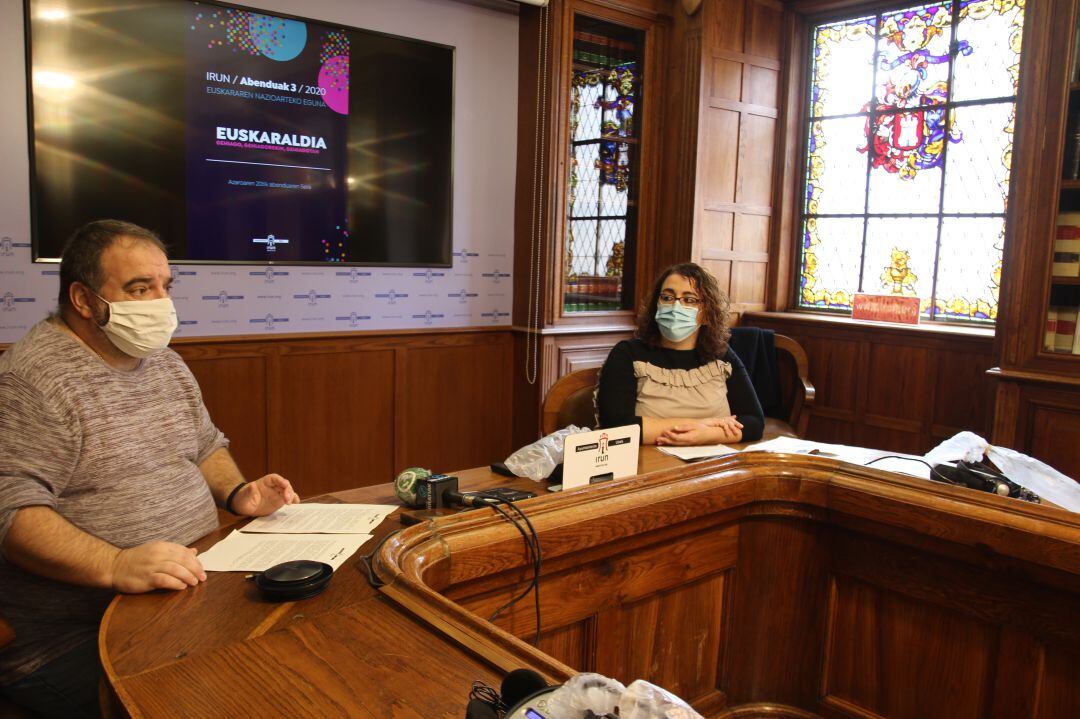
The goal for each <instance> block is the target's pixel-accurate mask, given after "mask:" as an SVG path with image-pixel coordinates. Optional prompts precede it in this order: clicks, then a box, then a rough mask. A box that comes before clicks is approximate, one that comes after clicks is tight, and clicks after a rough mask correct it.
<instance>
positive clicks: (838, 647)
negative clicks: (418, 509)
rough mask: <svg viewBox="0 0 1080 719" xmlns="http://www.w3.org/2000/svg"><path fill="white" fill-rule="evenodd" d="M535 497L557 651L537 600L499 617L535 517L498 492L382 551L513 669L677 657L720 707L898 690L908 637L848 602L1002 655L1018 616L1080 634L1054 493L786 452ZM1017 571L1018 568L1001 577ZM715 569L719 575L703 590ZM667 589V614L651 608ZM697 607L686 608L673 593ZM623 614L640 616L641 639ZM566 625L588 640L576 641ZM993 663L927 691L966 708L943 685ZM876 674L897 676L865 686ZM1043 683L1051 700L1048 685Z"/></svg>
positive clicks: (478, 644) (520, 575)
mask: <svg viewBox="0 0 1080 719" xmlns="http://www.w3.org/2000/svg"><path fill="white" fill-rule="evenodd" d="M524 508H525V509H526V511H527V512H528V515H529V517H530V519H531V520H532V522H533V524H534V526H535V527H536V529H537V532H538V533H539V537H540V540H541V545H542V547H543V554H544V573H543V579H542V584H541V586H542V593H541V599H542V609H543V615H544V617H548V619H547V620H544V625H543V626H544V636H545V637H546V638H547V639H542V640H541V646H540V648H539V649H538V648H537V647H534V646H532V645H531V644H529V643H528V642H527V641H526V640H527V639H531V637H532V635H533V632H534V631H535V622H534V620H532V619H531V615H532V611H533V609H532V606H531V605H530V604H529V602H530V601H531V599H529V600H523V601H522V602H520V603H519V604H518V605H517V606H516V607H515V608H514V610H513V611H512V612H509V613H508V614H507V615H505V616H503V617H500V619H499V620H498V621H497V622H495V623H494V624H493V623H490V622H488V621H486V620H485V619H484V618H483V617H484V616H486V615H487V614H488V613H489V611H490V609H491V608H492V607H493V606H498V605H499V604H500V603H501V602H502V600H504V599H505V598H507V597H509V596H511V595H513V594H514V593H516V592H517V591H518V590H519V589H520V588H521V587H522V586H524V584H525V583H527V582H528V581H529V580H530V579H531V573H530V570H529V567H528V566H527V557H526V554H525V551H524V547H523V543H522V540H521V536H520V534H519V533H518V532H517V531H516V530H515V529H514V528H513V527H511V526H510V525H509V524H507V523H506V522H505V521H504V520H503V519H502V518H501V517H499V516H497V515H495V514H494V513H492V512H487V511H482V512H469V513H465V514H462V515H458V516H454V517H447V518H441V519H438V520H435V521H432V522H428V523H425V524H422V525H417V526H415V527H412V528H410V529H408V530H405V531H403V532H401V533H400V534H398V535H397V536H396V537H394V538H393V540H391V541H389V542H387V543H386V544H385V545H384V546H383V547H382V549H381V551H380V552H379V554H378V557H377V560H378V561H377V571H378V573H379V575H380V577H381V578H382V579H383V580H384V581H385V582H386V586H385V587H383V590H382V591H383V592H384V593H385V594H386V595H387V596H388V597H390V598H392V599H393V600H394V601H396V602H398V603H400V604H401V605H402V606H404V607H406V608H407V609H408V610H409V611H411V612H413V613H415V614H416V615H417V616H419V617H421V618H422V619H423V620H425V621H426V622H428V623H429V624H430V625H431V626H433V627H436V628H437V629H439V630H440V631H442V632H445V633H446V634H448V635H450V636H452V637H453V638H454V639H455V640H457V641H460V642H462V643H463V644H465V645H467V646H469V647H470V648H471V649H472V650H473V651H474V652H477V653H478V654H480V655H481V656H482V657H483V658H484V659H486V660H487V661H489V662H491V663H493V664H494V665H496V666H498V667H500V668H502V669H503V670H504V671H508V670H511V669H513V668H516V667H520V666H532V667H534V668H536V669H537V670H538V671H541V672H542V673H544V674H545V675H546V676H547V677H548V678H549V680H551V681H553V682H558V681H564V680H565V679H566V678H567V677H568V676H570V675H571V674H572V673H574V672H575V671H579V670H597V671H601V673H606V674H609V675H612V676H617V677H618V678H620V679H625V680H627V681H629V680H632V679H634V678H637V676H641V672H642V671H646V672H647V671H652V672H653V676H647V677H646V678H650V679H652V680H654V681H656V680H659V681H658V683H661V684H664V683H665V682H664V679H665V678H667V677H670V678H671V679H670V680H669V681H668V682H667V684H668V685H669V686H668V688H671V689H673V690H674V691H676V693H679V689H680V688H681V689H682V690H683V691H685V692H686V693H685V694H684V695H683V696H684V697H685V698H687V699H688V700H691V701H693V703H694V704H695V706H696V707H698V709H699V710H701V711H703V713H705V714H706V715H707V716H711V715H718V712H720V711H721V710H722V709H726V710H727V711H731V709H732V708H733V707H737V706H739V705H742V704H746V705H747V706H748V707H749V706H750V704H751V703H753V702H777V703H778V704H775V705H770V706H779V705H790V707H791V711H793V712H795V711H811V712H815V711H822V712H832V713H837V712H838V713H840V714H845V715H851V716H864V715H865V714H864V713H865V712H867V711H871V712H874V713H879V712H880V711H882V707H881V706H874V705H873V704H874V701H877V700H876V699H874V698H873V697H877V696H885V695H889V692H892V691H897V690H896V688H895V687H893V686H891V685H890V682H892V683H893V684H895V682H896V681H897V680H896V679H895V677H896V676H901V677H903V676H904V672H905V671H907V670H906V669H904V668H903V667H900V668H898V667H895V666H891V663H892V662H893V661H896V662H897V663H899V662H900V660H901V656H900V655H899V654H898V655H897V656H895V657H893V656H892V655H891V654H889V652H892V651H894V649H891V648H889V647H886V648H884V649H882V647H881V646H879V645H878V644H875V643H874V642H876V641H877V640H865V641H864V639H860V638H859V637H857V636H853V635H852V630H851V628H850V627H849V626H847V625H846V622H847V621H848V615H854V616H863V615H866V616H870V614H873V616H874V620H873V621H874V622H876V623H877V625H878V627H879V631H883V632H888V631H893V630H898V627H899V624H898V622H900V623H902V621H907V620H901V619H898V618H897V617H900V616H907V617H909V619H910V617H918V618H920V619H919V621H926V622H927V623H928V626H935V625H934V622H937V623H939V624H940V623H942V622H944V626H943V627H942V626H939V627H938V629H937V631H939V633H940V635H941V636H942V637H948V641H949V642H951V643H953V644H954V645H958V646H962V647H964V652H966V654H964V656H968V657H969V659H970V658H971V657H976V658H977V660H978V662H983V663H986V662H990V663H993V662H997V663H998V664H1001V662H1002V661H1003V660H1002V659H1001V658H1000V652H1001V649H1000V647H1002V646H1006V645H1007V644H1008V642H1010V641H1016V640H1015V637H1016V636H1018V633H1019V635H1022V636H1024V637H1025V640H1024V641H1026V642H1028V643H1032V642H1034V643H1035V644H1038V645H1039V646H1040V647H1041V651H1043V652H1044V653H1047V652H1049V653H1050V654H1052V655H1054V656H1056V654H1055V652H1057V651H1058V650H1059V648H1064V650H1067V648H1068V647H1070V646H1071V647H1075V646H1080V623H1077V622H1076V621H1075V619H1077V618H1078V617H1080V614H1077V613H1076V612H1077V610H1078V608H1080V521H1078V520H1077V516H1076V515H1074V514H1071V513H1068V512H1065V511H1063V510H1059V509H1055V508H1050V507H1041V506H1035V505H1029V504H1027V503H1024V502H1020V501H1018V500H1011V499H1008V498H1001V497H996V496H989V495H983V494H980V493H975V492H970V491H966V490H961V489H957V488H954V487H948V486H943V485H938V484H933V483H929V482H927V481H925V480H922V479H917V478H914V477H905V476H902V475H896V474H892V473H887V472H882V471H878V470H875V469H872V468H860V467H857V466H854V465H850V464H845V463H841V462H837V461H835V460H831V459H826V458H818V457H807V456H802V455H776V454H765V453H751V454H744V455H738V456H734V457H729V458H724V459H720V460H715V461H712V462H708V463H702V464H696V465H687V466H683V467H678V468H674V469H669V470H665V471H659V472H655V473H652V474H649V475H644V476H639V477H635V478H631V479H627V480H623V481H620V482H616V483H611V484H609V485H607V486H605V487H603V488H586V489H582V490H578V491H574V492H568V493H564V494H562V495H555V496H546V497H540V498H537V499H533V500H529V501H528V503H527V504H526V505H525V507H524ZM878 558H880V566H877V565H879V562H878ZM669 562H670V563H672V565H671V566H670V567H668V566H666V563H669ZM920 563H921V566H920ZM605 571H606V572H607V574H606V575H605ZM1002 573H1004V574H1006V575H1008V576H1009V577H1010V580H1009V581H1006V582H1002V581H1000V576H1001V574H1002ZM612 575H617V576H616V577H615V579H611V576H612ZM622 575H625V576H622ZM950 577H963V578H964V581H965V582H968V583H969V586H953V585H952V584H951V580H950ZM650 582H652V584H653V586H649V583H650ZM972 583H973V584H972ZM705 585H710V586H711V585H715V586H714V587H713V588H712V589H709V590H707V591H706V590H701V589H699V587H701V586H705ZM973 587H974V589H973ZM566 588H571V591H567V590H566ZM575 588H576V589H575ZM1028 590H1030V591H1028ZM709 592H712V594H709ZM980 592H982V593H983V594H984V595H985V596H983V597H982V598H980V594H979V593H980ZM950 594H952V595H954V596H953V597H952V598H950V596H949V595H950ZM699 595H701V596H699ZM702 597H705V599H702ZM708 597H712V600H710V599H708ZM896 597H901V598H900V599H897V598H896ZM713 600H715V601H713ZM1059 600H1060V601H1059ZM650 602H651V603H654V604H657V606H659V607H661V609H658V610H656V611H657V612H660V614H656V615H655V616H654V615H653V614H649V612H647V611H646V612H645V613H644V615H643V614H642V612H643V610H641V609H640V607H641V606H644V605H647V604H649V603H650ZM762 602H765V604H762ZM883 602H884V604H883ZM888 602H894V603H896V606H897V607H899V608H898V609H895V611H894V609H893V608H892V604H888ZM995 603H998V604H1000V605H1001V607H1007V608H1008V611H1007V612H1005V611H1004V610H1001V611H999V610H998V609H1000V607H999V608H998V609H995V608H994V607H993V606H991V605H993V604H995ZM597 605H599V606H597ZM684 605H685V607H686V612H685V614H686V615H685V616H683V615H681V614H680V611H679V610H678V609H673V608H677V607H680V606H684ZM886 605H887V606H886ZM969 605H970V606H969ZM762 606H767V607H770V610H769V611H764V610H762ZM882 606H885V607H886V609H880V607H882ZM650 611H651V610H650ZM875 612H877V614H874V613H875ZM905 612H906V613H907V614H904V613H905ZM860 613H862V614H860ZM868 613H869V614H868ZM954 615H956V616H954ZM638 616H653V618H654V620H656V621H666V624H665V627H666V629H664V630H663V631H653V630H652V629H649V628H647V627H644V626H642V625H641V624H639V623H636V622H635V621H634V617H638ZM657 617H659V618H657ZM942 617H945V618H944V619H943V618H942ZM987 627H991V628H989V629H988V628H987ZM598 632H599V633H601V634H604V636H602V637H599V639H598V638H597V633H598ZM622 632H630V633H634V632H636V633H638V634H639V635H640V636H639V637H638V639H637V640H635V641H636V642H637V643H636V644H634V643H627V642H625V641H624V638H623V637H621V636H620V633H622ZM665 633H666V636H664V635H665ZM916 634H918V632H916ZM558 636H563V637H566V636H572V637H573V639H572V640H567V641H564V642H563V643H562V644H560V641H561V640H559V639H558V638H557V637H558ZM552 637H556V638H552ZM590 637H591V644H590V643H589V642H590ZM692 637H699V640H700V641H706V639H707V642H706V643H707V644H709V643H710V642H711V644H709V647H711V648H710V649H708V651H714V650H715V652H716V654H717V656H715V657H704V658H701V657H699V656H698V655H699V654H701V651H702V647H701V646H697V645H695V644H694V641H699V640H693V641H691V640H690V638H692ZM702 637H704V638H705V639H700V638H702ZM920 637H921V635H920V636H916V637H913V641H916V642H917V641H920ZM922 639H924V640H925V641H926V642H931V643H934V644H933V646H930V647H921V649H925V650H926V651H930V652H932V653H933V652H939V653H940V654H941V656H946V657H953V655H955V654H956V650H955V647H954V648H953V649H950V648H949V647H946V646H944V645H942V646H941V647H938V646H937V644H936V643H935V640H934V637H933V636H932V635H928V636H927V637H925V638H922ZM991 640H992V641H991ZM867 641H869V642H870V643H866V642H867ZM940 641H945V640H944V639H941V640H940ZM860 642H861V643H860ZM1002 642H1004V644H1002ZM609 643H615V644H617V645H619V646H620V647H622V648H621V649H620V650H619V651H617V652H615V654H619V652H622V654H620V655H619V657H616V658H614V659H612V658H611V657H607V658H605V657H606V654H607V647H606V645H607V644H609ZM563 644H565V646H563ZM568 646H569V647H570V648H569V649H568V648H567V647H568ZM627 647H630V648H629V649H628V648H627ZM640 647H648V648H649V650H648V651H650V652H652V654H653V656H652V657H651V658H650V661H649V662H646V663H644V664H643V663H642V662H641V661H640V657H639V656H635V654H636V651H637V649H638V648H640ZM852 647H854V649H853V648H852ZM541 649H544V650H545V651H541ZM870 650H874V651H879V650H880V651H881V652H884V655H885V656H886V659H884V660H882V662H884V664H889V665H890V666H884V665H882V666H879V667H876V668H874V669H873V670H870V669H862V668H859V667H858V656H856V655H857V654H858V652H860V651H870ZM896 651H899V650H896ZM547 652H551V653H552V654H554V655H555V656H554V657H552V656H549V655H548V653H547ZM695 653H696V654H695ZM962 653H963V652H962ZM901 654H903V653H902V652H901ZM991 655H992V656H991ZM943 661H944V660H943ZM952 661H954V659H952V658H950V659H949V660H948V662H952ZM583 663H584V665H583ZM931 664H933V662H931ZM980 666H981V665H980ZM943 668H947V667H943ZM992 668H993V669H994V671H990V670H989V669H988V670H987V672H988V673H984V675H977V676H974V677H973V678H970V679H967V680H960V681H959V684H960V688H959V689H957V688H956V687H955V686H954V687H952V688H949V689H941V690H940V691H938V694H940V696H937V695H935V694H934V691H936V690H931V691H930V692H929V694H927V693H925V691H924V694H923V697H924V700H925V701H927V702H929V705H928V707H929V708H928V709H927V713H925V714H924V716H936V715H941V716H944V715H947V714H948V711H947V710H946V709H947V708H946V707H945V706H944V703H953V702H954V700H955V699H956V698H957V696H962V697H963V699H964V700H965V701H967V700H970V701H971V702H975V703H976V705H977V706H979V707H984V706H986V702H987V701H989V699H988V698H987V697H989V696H992V695H993V693H994V686H995V683H994V681H993V677H995V676H997V672H998V671H1004V670H1003V669H1000V668H996V667H992ZM898 671H899V674H897V672H898ZM1009 671H1012V669H1010V670H1009ZM1024 671H1025V672H1027V673H1028V674H1030V673H1031V672H1036V671H1045V666H1044V667H1043V669H1041V670H1036V669H1034V668H1031V669H1029V670H1024ZM635 672H637V674H635ZM680 672H682V673H683V674H682V675H680V674H679V673H680ZM710 672H714V673H713V674H712V675H711V676H710ZM1074 673H1075V672H1074ZM717 674H718V675H719V676H717ZM871 675H872V676H871ZM890 676H891V677H894V678H890ZM1030 678H1031V679H1032V681H1035V680H1036V679H1037V680H1038V681H1050V682H1051V683H1054V682H1064V684H1062V686H1066V687H1067V686H1070V685H1071V682H1072V681H1073V677H1072V676H1071V675H1068V676H1064V677H1062V676H1052V677H1047V676H1045V675H1040V676H1038V677H1035V676H1032V677H1030ZM1002 680H1004V677H1002ZM671 682H675V683H676V684H678V685H679V686H675V687H672V686H670V684H671ZM867 682H871V683H876V684H883V685H888V686H886V687H885V688H884V689H883V688H881V687H877V688H876V689H875V690H874V692H876V693H873V692H871V693H870V694H867V695H866V696H865V697H864V696H857V697H855V700H853V699H852V697H851V695H852V693H853V692H854V693H855V694H858V692H859V691H861V690H862V689H861V688H860V687H862V685H863V684H865V683H867ZM1031 686H1032V687H1034V686H1036V684H1034V683H1033V684H1032V685H1031ZM908 689H909V690H914V689H915V688H914V687H908ZM1068 691H1074V693H1075V692H1080V689H1075V690H1068ZM882 692H884V694H882ZM958 692H959V694H958ZM866 697H871V698H869V699H867V698H866ZM1029 698H1030V699H1031V701H1038V697H1036V696H1035V693H1034V692H1033V693H1032V696H1031V697H1029ZM882 701H884V700H882ZM935 701H941V702H942V703H943V704H942V706H940V707H938V708H937V709H935V707H934V704H933V702H935ZM762 706H766V705H765V704H762ZM795 707H798V709H795ZM939 710H940V711H939ZM748 711H749V709H748ZM980 711H981V709H980ZM961 714H963V712H961ZM737 715H738V716H749V715H751V714H746V713H743V714H737ZM884 715H887V714H884ZM733 716H734V715H733Z"/></svg>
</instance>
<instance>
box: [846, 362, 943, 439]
mask: <svg viewBox="0 0 1080 719" xmlns="http://www.w3.org/2000/svg"><path fill="white" fill-rule="evenodd" d="M867 347H868V350H869V357H868V360H867V361H868V364H867V365H866V366H865V367H864V369H863V377H864V379H865V380H866V386H867V390H866V395H865V411H864V413H863V424H864V425H867V426H868V429H867V432H868V433H869V434H871V435H874V434H876V431H875V429H887V430H895V431H898V432H902V433H908V434H911V435H915V436H914V437H912V438H911V439H912V440H913V441H911V442H910V443H909V444H908V451H917V450H918V447H919V445H920V443H921V440H922V438H921V437H919V436H918V435H920V434H921V433H922V429H923V426H924V425H926V427H927V429H928V428H929V418H930V411H929V410H930V405H928V401H927V400H932V399H933V395H932V394H931V392H932V391H933V387H932V385H931V383H930V382H929V378H928V377H927V353H928V350H927V349H926V348H923V347H912V346H906V347H905V346H897V345H895V344H891V343H889V344H886V343H876V342H871V343H867ZM871 427H872V428H875V429H870V428H871ZM928 434H929V432H927V435H928ZM870 446H879V445H877V444H874V445H870Z"/></svg>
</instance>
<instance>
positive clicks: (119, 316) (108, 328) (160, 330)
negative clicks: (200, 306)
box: [94, 292, 177, 359]
mask: <svg viewBox="0 0 1080 719" xmlns="http://www.w3.org/2000/svg"><path fill="white" fill-rule="evenodd" d="M94 296H95V297H97V298H98V299H99V300H101V301H102V302H104V303H105V304H106V305H108V306H109V319H108V321H107V322H105V323H104V324H101V323H100V322H99V326H100V327H101V329H102V331H103V332H104V333H105V334H106V335H107V336H108V338H109V340H110V341H111V342H112V343H113V344H114V345H116V348H117V349H118V350H120V351H121V352H123V353H124V354H126V355H128V356H130V357H138V358H140V359H141V358H143V357H148V356H150V354H151V353H153V352H156V351H157V350H160V349H164V348H165V347H166V346H168V344H169V340H170V339H172V334H173V332H175V331H176V324H177V321H176V307H174V306H173V301H172V300H171V299H170V298H168V297H162V298H161V299H158V300H132V301H127V302H109V301H108V300H106V299H105V298H104V297H102V296H101V295H99V294H98V293H96V292H94Z"/></svg>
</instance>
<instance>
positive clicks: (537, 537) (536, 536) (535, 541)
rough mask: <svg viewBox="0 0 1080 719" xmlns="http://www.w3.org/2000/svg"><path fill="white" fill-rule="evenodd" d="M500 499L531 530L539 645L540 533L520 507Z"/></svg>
mask: <svg viewBox="0 0 1080 719" xmlns="http://www.w3.org/2000/svg"><path fill="white" fill-rule="evenodd" d="M502 501H504V502H505V503H506V504H507V505H508V506H509V507H510V508H511V509H513V510H514V511H515V512H517V513H518V514H519V515H520V516H521V518H522V520H524V522H525V524H526V526H528V528H529V531H530V532H532V536H533V544H534V545H535V546H536V566H535V568H534V569H533V601H534V603H535V605H536V646H537V647H539V646H540V574H541V568H542V567H543V562H544V557H543V553H542V552H541V551H540V535H539V534H537V532H536V527H534V526H533V523H532V522H531V521H529V518H528V517H527V516H526V515H525V512H523V511H521V507H519V506H517V505H516V504H514V503H513V502H512V501H510V500H509V499H504V500H502Z"/></svg>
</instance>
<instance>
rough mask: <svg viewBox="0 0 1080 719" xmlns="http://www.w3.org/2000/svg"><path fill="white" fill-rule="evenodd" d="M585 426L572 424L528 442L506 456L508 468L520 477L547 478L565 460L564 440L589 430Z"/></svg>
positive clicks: (537, 480)
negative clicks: (530, 442)
mask: <svg viewBox="0 0 1080 719" xmlns="http://www.w3.org/2000/svg"><path fill="white" fill-rule="evenodd" d="M588 431H589V430H588V429H586V428H585V427H578V426H577V425H573V424H572V425H570V426H569V427H563V428H562V429H560V430H558V431H556V432H552V433H551V434H549V435H548V436H546V437H541V438H540V439H538V440H536V441H535V442H533V443H532V444H527V445H525V446H524V447H522V448H521V449H519V450H518V451H516V452H514V453H513V454H512V455H510V456H509V457H507V458H506V462H504V464H505V465H506V468H507V469H509V470H510V471H511V472H513V473H514V474H516V475H517V476H519V477H528V478H529V479H531V480H533V481H534V482H539V481H540V480H541V479H547V478H548V477H550V476H551V473H552V472H554V471H555V466H556V465H558V464H559V463H560V462H562V460H563V442H565V441H566V438H567V437H569V436H570V435H572V434H577V433H578V432H588Z"/></svg>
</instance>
